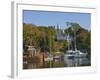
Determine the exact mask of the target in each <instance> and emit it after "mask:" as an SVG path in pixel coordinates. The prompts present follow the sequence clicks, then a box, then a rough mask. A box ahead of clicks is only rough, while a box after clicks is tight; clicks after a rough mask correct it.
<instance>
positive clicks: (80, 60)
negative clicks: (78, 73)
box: [64, 56, 90, 67]
mask: <svg viewBox="0 0 100 80" xmlns="http://www.w3.org/2000/svg"><path fill="white" fill-rule="evenodd" d="M64 64H65V66H66V67H74V66H89V65H90V60H89V59H88V58H87V57H73V56H71V57H66V56H64Z"/></svg>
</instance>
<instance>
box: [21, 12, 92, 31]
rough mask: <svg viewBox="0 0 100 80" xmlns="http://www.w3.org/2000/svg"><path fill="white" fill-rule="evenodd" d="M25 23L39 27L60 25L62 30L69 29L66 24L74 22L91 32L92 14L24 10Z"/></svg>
mask: <svg viewBox="0 0 100 80" xmlns="http://www.w3.org/2000/svg"><path fill="white" fill-rule="evenodd" d="M23 22H24V23H29V24H35V25H37V26H57V24H58V25H59V26H60V27H61V28H62V29H65V28H66V27H67V26H66V22H74V23H78V24H80V26H81V27H83V28H85V29H88V30H90V27H91V14H90V13H75V12H52V11H34V10H23Z"/></svg>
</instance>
